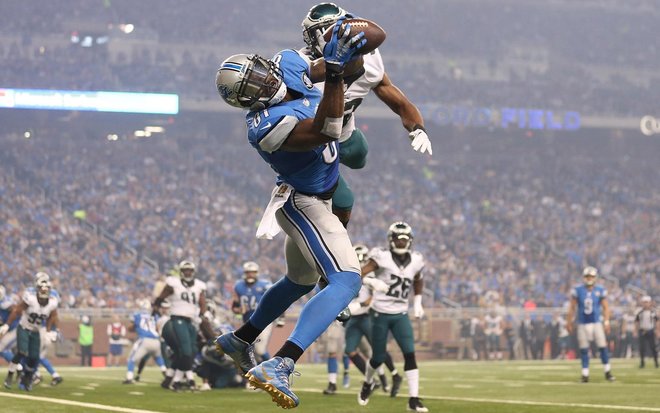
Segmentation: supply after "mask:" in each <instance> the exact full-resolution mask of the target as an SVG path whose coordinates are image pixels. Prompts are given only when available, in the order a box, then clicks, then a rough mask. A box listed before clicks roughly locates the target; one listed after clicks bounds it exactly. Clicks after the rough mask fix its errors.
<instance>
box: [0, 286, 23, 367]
mask: <svg viewBox="0 0 660 413" xmlns="http://www.w3.org/2000/svg"><path fill="white" fill-rule="evenodd" d="M15 304H16V297H15V296H14V295H13V294H8V293H7V290H6V288H5V286H4V285H0V326H4V325H5V323H6V322H7V319H8V318H9V314H11V311H12V310H13V308H14V305H15ZM18 321H19V320H18V319H16V320H14V322H13V323H12V325H9V326H7V327H4V328H6V329H7V332H6V333H5V335H4V336H2V337H1V338H0V356H2V358H4V359H5V360H6V361H7V363H10V362H11V360H12V359H13V358H14V353H12V352H11V349H12V348H13V347H14V345H16V326H17V325H18Z"/></svg>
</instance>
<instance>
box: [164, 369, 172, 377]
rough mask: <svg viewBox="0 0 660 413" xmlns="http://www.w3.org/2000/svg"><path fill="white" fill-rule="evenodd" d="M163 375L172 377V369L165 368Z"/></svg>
mask: <svg viewBox="0 0 660 413" xmlns="http://www.w3.org/2000/svg"><path fill="white" fill-rule="evenodd" d="M165 376H167V377H170V378H171V377H174V369H167V370H165Z"/></svg>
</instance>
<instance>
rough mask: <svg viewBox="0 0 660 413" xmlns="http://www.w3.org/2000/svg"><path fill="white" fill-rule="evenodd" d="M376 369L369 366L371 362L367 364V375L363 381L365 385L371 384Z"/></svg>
mask: <svg viewBox="0 0 660 413" xmlns="http://www.w3.org/2000/svg"><path fill="white" fill-rule="evenodd" d="M375 373H376V369H374V368H373V367H372V366H371V362H369V363H367V373H366V374H365V375H364V381H366V382H367V383H372V382H373V381H374V374H375Z"/></svg>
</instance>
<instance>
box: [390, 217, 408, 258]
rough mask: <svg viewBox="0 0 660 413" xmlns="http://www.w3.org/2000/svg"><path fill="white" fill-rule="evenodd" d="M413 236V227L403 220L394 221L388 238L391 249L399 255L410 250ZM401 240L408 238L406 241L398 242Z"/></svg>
mask: <svg viewBox="0 0 660 413" xmlns="http://www.w3.org/2000/svg"><path fill="white" fill-rule="evenodd" d="M413 238H414V236H413V230H412V227H411V226H410V225H408V224H407V223H405V222H403V221H398V222H395V223H393V224H392V225H390V228H389V229H388V230H387V240H388V241H389V243H390V251H392V252H393V253H395V254H398V255H403V254H407V253H409V252H410V247H411V246H412V241H413ZM399 240H406V242H405V244H403V245H401V243H399V242H397V241H399Z"/></svg>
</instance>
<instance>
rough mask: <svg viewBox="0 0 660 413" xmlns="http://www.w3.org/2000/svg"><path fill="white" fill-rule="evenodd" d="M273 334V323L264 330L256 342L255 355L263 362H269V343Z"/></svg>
mask: <svg viewBox="0 0 660 413" xmlns="http://www.w3.org/2000/svg"><path fill="white" fill-rule="evenodd" d="M272 333H273V323H270V324H268V325H267V326H266V328H264V330H263V331H262V332H261V333H260V334H259V336H258V337H257V339H256V340H255V342H254V355H255V356H256V357H258V358H259V359H261V361H264V360H268V359H269V358H270V354H269V353H268V342H269V341H270V336H271V334H272Z"/></svg>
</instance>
